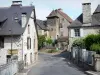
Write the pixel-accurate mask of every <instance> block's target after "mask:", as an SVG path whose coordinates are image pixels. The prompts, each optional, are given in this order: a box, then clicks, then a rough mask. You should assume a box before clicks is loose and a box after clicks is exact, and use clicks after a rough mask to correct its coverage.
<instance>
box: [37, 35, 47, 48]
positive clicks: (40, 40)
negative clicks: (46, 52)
mask: <svg viewBox="0 0 100 75" xmlns="http://www.w3.org/2000/svg"><path fill="white" fill-rule="evenodd" d="M45 41H46V38H45V35H39V36H38V47H39V49H40V48H42V47H43V46H44V43H45Z"/></svg>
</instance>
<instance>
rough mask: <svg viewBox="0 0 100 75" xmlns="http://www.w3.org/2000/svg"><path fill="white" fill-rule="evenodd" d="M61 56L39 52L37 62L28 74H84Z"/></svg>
mask: <svg viewBox="0 0 100 75" xmlns="http://www.w3.org/2000/svg"><path fill="white" fill-rule="evenodd" d="M63 56H65V55H64V54H62V55H60V56H59V55H58V56H53V55H50V54H43V53H39V61H38V64H37V65H35V66H33V67H32V69H31V70H30V71H29V72H28V75H86V74H84V73H83V72H82V71H80V70H79V69H78V68H76V67H75V66H74V65H73V64H71V63H70V62H69V61H68V60H66V59H65V58H64V57H63Z"/></svg>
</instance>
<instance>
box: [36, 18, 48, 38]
mask: <svg viewBox="0 0 100 75" xmlns="http://www.w3.org/2000/svg"><path fill="white" fill-rule="evenodd" d="M46 22H47V21H43V20H39V19H37V20H36V23H37V30H38V35H45V36H46V37H48V29H47V23H46Z"/></svg>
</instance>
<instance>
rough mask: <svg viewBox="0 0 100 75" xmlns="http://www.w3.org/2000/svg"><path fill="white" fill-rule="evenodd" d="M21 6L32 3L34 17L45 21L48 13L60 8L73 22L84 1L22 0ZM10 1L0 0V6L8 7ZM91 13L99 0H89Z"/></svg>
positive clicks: (80, 11) (79, 12) (99, 2)
mask: <svg viewBox="0 0 100 75" xmlns="http://www.w3.org/2000/svg"><path fill="white" fill-rule="evenodd" d="M22 1H23V5H30V4H31V3H33V5H35V8H36V15H37V18H38V19H41V20H45V19H46V17H47V16H48V15H49V13H50V12H51V11H52V10H54V9H58V8H61V9H63V12H65V13H66V14H68V15H69V16H70V17H71V18H72V19H73V20H74V19H76V18H77V17H78V16H79V15H80V14H81V13H82V2H83V1H85V0H22ZM86 1H87V0H86ZM11 2H12V0H2V1H1V2H0V6H1V7H3V6H10V5H11ZM91 3H92V12H94V10H95V9H96V7H97V6H98V4H100V0H91Z"/></svg>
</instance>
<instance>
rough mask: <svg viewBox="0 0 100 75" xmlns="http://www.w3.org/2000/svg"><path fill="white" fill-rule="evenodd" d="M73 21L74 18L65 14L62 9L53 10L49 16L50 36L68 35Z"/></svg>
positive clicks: (55, 37) (53, 37) (54, 37)
mask: <svg viewBox="0 0 100 75" xmlns="http://www.w3.org/2000/svg"><path fill="white" fill-rule="evenodd" d="M71 23H72V19H71V18H70V17H69V16H68V15H67V14H65V13H64V12H63V11H62V9H56V10H53V11H52V12H51V13H50V14H49V16H48V17H47V27H48V29H49V37H51V38H52V39H57V38H59V37H68V28H67V27H68V26H69V25H70V24H71Z"/></svg>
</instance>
